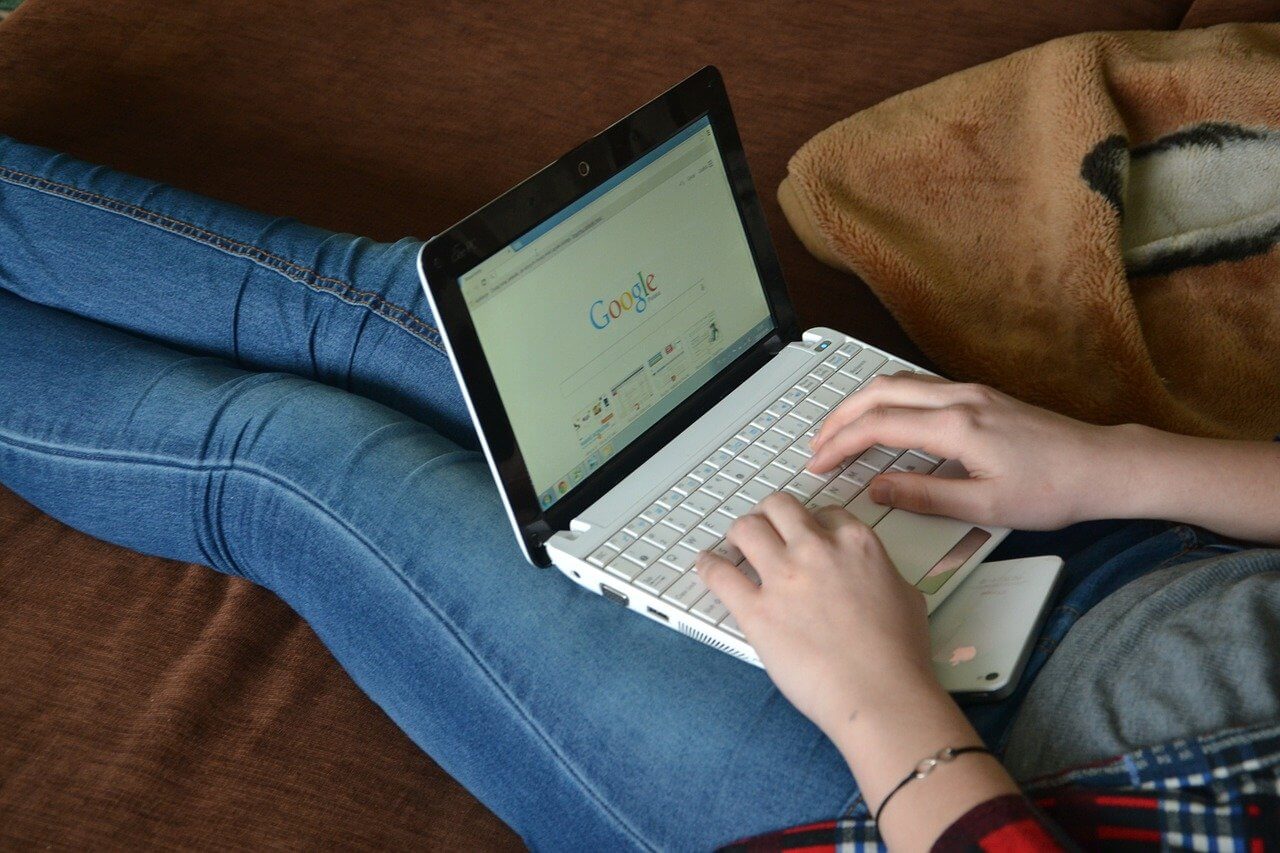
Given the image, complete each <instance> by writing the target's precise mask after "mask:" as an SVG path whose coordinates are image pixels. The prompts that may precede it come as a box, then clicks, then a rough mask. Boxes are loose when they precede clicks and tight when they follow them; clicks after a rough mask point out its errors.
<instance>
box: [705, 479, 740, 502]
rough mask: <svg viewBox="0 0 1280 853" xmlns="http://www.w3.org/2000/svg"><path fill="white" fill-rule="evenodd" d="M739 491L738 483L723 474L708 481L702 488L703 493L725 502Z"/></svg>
mask: <svg viewBox="0 0 1280 853" xmlns="http://www.w3.org/2000/svg"><path fill="white" fill-rule="evenodd" d="M737 490H738V481H737V480H731V479H730V478H728V477H726V476H724V475H723V474H717V475H716V476H714V477H712V478H711V479H710V480H708V481H707V482H706V483H705V484H704V485H703V487H702V491H704V492H706V493H707V494H709V495H711V496H712V497H715V498H719V499H720V500H724V499H725V498H727V497H729V495H731V494H733V493H734V492H736V491H737Z"/></svg>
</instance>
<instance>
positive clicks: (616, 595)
mask: <svg viewBox="0 0 1280 853" xmlns="http://www.w3.org/2000/svg"><path fill="white" fill-rule="evenodd" d="M600 594H601V595H603V596H604V597H605V598H607V599H609V600H610V601H616V602H618V603H619V604H621V605H622V606H623V607H626V606H627V600H628V599H627V597H626V596H625V595H623V594H622V593H620V592H618V591H617V590H616V589H614V588H613V587H611V586H606V585H605V584H600Z"/></svg>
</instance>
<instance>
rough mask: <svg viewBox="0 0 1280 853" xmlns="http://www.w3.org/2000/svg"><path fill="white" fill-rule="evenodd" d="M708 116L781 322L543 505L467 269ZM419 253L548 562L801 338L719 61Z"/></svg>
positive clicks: (537, 555) (505, 475)
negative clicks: (471, 301) (552, 543)
mask: <svg viewBox="0 0 1280 853" xmlns="http://www.w3.org/2000/svg"><path fill="white" fill-rule="evenodd" d="M704 116H706V117H707V118H709V119H710V122H711V127H712V130H713V134H714V136H715V139H716V143H717V146H718V148H719V150H720V155H721V158H722V159H723V162H724V167H725V172H726V175H727V177H728V179H729V184H730V188H731V191H732V194H733V198H734V201H735V203H736V205H737V208H738V213H739V216H740V217H741V220H742V225H743V231H744V233H745V234H746V237H747V242H748V244H749V246H750V249H751V254H752V257H753V259H754V261H755V266H756V270H757V272H758V274H759V276H760V281H761V283H762V285H763V290H764V295H765V300H766V302H767V303H768V307H769V312H770V315H771V318H772V321H773V330H772V332H770V333H769V334H767V335H766V336H765V337H764V338H762V339H761V340H760V341H758V342H757V343H755V344H754V345H752V346H751V347H750V348H749V349H748V350H747V351H745V352H744V353H743V354H742V355H741V356H739V357H738V358H737V359H735V360H734V361H733V362H732V363H731V364H729V365H728V366H727V367H725V368H724V369H723V370H721V371H720V372H719V373H718V374H716V376H715V377H713V378H712V379H710V380H708V381H707V383H706V384H704V385H703V386H702V387H701V388H699V389H698V390H697V391H695V392H694V393H692V394H691V395H689V397H688V398H687V399H685V400H683V401H682V402H681V403H679V404H678V405H677V406H676V407H675V408H674V409H672V411H671V412H669V413H668V414H667V415H666V416H664V417H663V418H662V419H661V420H659V421H658V422H657V423H656V424H654V425H653V426H652V427H650V428H649V429H648V430H646V431H645V432H644V433H643V434H642V435H640V436H639V437H638V438H636V439H635V440H634V441H632V442H631V443H630V444H629V445H627V446H626V447H625V448H622V449H620V450H619V451H618V452H617V453H616V455H615V456H613V457H611V458H610V459H609V460H608V461H607V462H605V463H604V464H603V465H601V466H600V467H599V468H598V469H596V470H595V471H594V472H592V473H591V474H590V475H589V476H587V477H586V478H585V479H584V480H583V481H582V482H581V483H579V484H578V485H576V486H575V487H573V488H572V489H571V490H570V491H569V492H568V493H567V494H565V495H564V496H563V497H562V498H560V499H559V500H558V501H556V502H555V503H554V504H552V505H551V506H550V507H549V508H547V509H545V510H544V509H543V508H542V507H541V506H540V505H539V504H538V498H537V493H536V491H535V488H534V485H533V482H532V480H531V478H530V476H529V472H528V468H527V467H526V465H525V461H524V458H523V456H522V454H521V451H520V446H519V443H518V441H517V439H516V436H515V432H514V430H513V429H512V426H511V422H510V420H509V418H508V416H507V413H506V410H505V408H504V406H503V404H502V399H501V395H500V394H499V392H498V388H497V384H496V382H495V380H494V377H493V374H492V371H491V370H490V369H489V366H488V362H487V360H486V358H485V355H484V351H483V348H482V347H481V343H480V339H479V336H478V334H477V332H476V329H475V325H474V324H473V322H472V320H471V315H470V312H469V311H468V309H467V306H466V303H465V301H464V299H463V294H462V288H461V286H460V284H459V278H460V277H461V276H463V275H465V274H466V273H467V272H469V271H470V270H472V269H474V268H475V267H476V266H477V265H478V264H480V263H482V262H484V261H485V260H486V259H488V258H489V257H491V256H493V255H494V254H496V253H497V252H499V251H501V250H503V249H505V248H506V247H507V246H509V245H510V244H511V243H512V242H513V241H514V240H516V239H517V238H518V237H520V236H521V235H523V234H526V233H528V232H529V231H530V230H532V229H533V228H535V227H536V226H538V225H539V224H540V223H542V222H544V221H546V220H547V219H549V218H550V217H552V216H554V215H556V214H557V213H559V212H560V211H561V210H563V209H564V208H565V207H567V206H568V205H570V204H572V203H573V202H575V201H577V200H578V199H580V198H581V197H582V196H584V195H586V194H587V193H589V192H591V191H592V190H593V189H595V188H596V187H598V186H600V185H601V184H602V183H604V182H605V181H608V180H609V179H610V178H611V177H613V176H614V175H616V174H617V173H618V172H620V171H622V170H624V169H626V168H627V167H628V166H630V165H631V164H632V163H634V162H635V161H636V160H638V159H640V158H641V157H643V156H645V155H646V154H648V153H649V152H651V151H653V150H654V149H655V148H657V147H658V146H660V145H662V144H663V143H664V142H666V141H667V140H669V139H670V138H671V137H672V136H674V135H675V134H676V133H677V132H679V131H680V130H681V129H683V128H685V127H687V126H688V125H689V124H691V123H693V122H695V121H698V120H699V119H701V118H702V117H704ZM584 172H585V174H583V173H584ZM420 263H421V265H422V275H423V280H424V282H425V284H426V286H427V288H428V289H429V290H430V296H431V300H432V303H433V305H434V306H435V309H436V312H437V318H436V319H437V321H438V322H439V323H440V325H441V327H442V330H443V331H444V332H445V334H444V337H445V339H446V341H447V343H448V346H449V348H450V350H451V351H452V356H453V360H454V363H455V366H456V368H457V371H458V373H459V374H460V375H461V379H462V382H463V384H464V385H465V388H466V393H467V396H468V398H469V400H470V403H471V408H472V412H473V415H474V417H475V420H476V421H477V425H478V427H479V429H480V432H481V438H482V440H483V441H484V442H485V444H486V445H487V447H488V451H489V454H490V457H491V459H492V461H493V465H494V468H495V470H496V473H497V476H498V479H499V480H500V488H501V489H502V490H503V492H504V493H505V496H506V500H507V505H508V507H509V509H510V512H511V515H512V520H513V522H514V523H515V525H516V526H517V527H518V529H519V531H520V534H521V536H522V537H523V540H524V547H525V551H526V553H527V554H529V555H530V556H531V557H532V558H533V560H534V562H536V563H537V564H539V565H548V564H549V562H550V560H549V558H548V557H547V554H546V549H545V547H544V543H545V542H546V540H547V538H548V537H549V536H550V535H551V534H552V533H554V532H555V531H557V530H564V529H566V528H568V526H569V522H570V521H571V520H572V519H573V518H574V517H576V516H577V515H579V514H581V513H582V512H583V511H584V510H586V508H587V507H589V506H590V505H591V504H592V503H594V502H595V501H597V500H599V499H600V498H601V497H603V496H604V494H605V493H606V492H608V491H609V489H611V488H613V487H614V486H615V485H617V484H618V483H619V482H621V480H622V479H623V478H625V477H626V476H627V475H628V474H630V473H631V472H632V471H634V470H635V469H636V468H638V467H639V466H640V465H641V464H642V463H643V462H644V461H645V460H646V459H648V458H649V457H650V456H652V455H653V453H655V452H656V451H657V450H659V449H660V448H662V447H663V446H665V445H666V444H667V443H669V442H670V441H671V440H673V439H674V438H675V437H676V436H677V435H679V434H680V432H682V431H683V430H684V429H686V428H687V427H688V426H689V425H690V424H692V423H693V422H694V421H695V420H697V419H698V417H700V416H701V415H702V414H704V413H705V412H706V410H707V409H708V408H710V407H711V406H712V405H714V404H715V403H717V402H719V401H720V400H721V399H723V398H724V397H725V396H727V395H728V394H729V392H731V391H732V390H733V389H734V388H736V387H738V386H739V385H741V384H742V383H743V382H744V381H745V380H746V379H747V378H748V377H750V376H751V375H752V374H753V373H755V372H756V371H757V370H759V369H760V368H761V367H762V366H763V365H764V364H765V362H767V361H768V360H769V359H770V358H771V357H772V356H773V355H775V354H776V353H777V352H778V351H779V350H780V349H781V348H782V347H783V346H785V345H786V344H787V343H789V342H791V341H794V340H797V339H798V338H799V329H798V326H797V323H796V318H795V312H794V309H793V308H792V306H791V302H790V299H789V298H788V297H787V291H786V284H785V282H784V281H783V278H782V270H781V267H780V266H779V263H778V258H777V253H776V252H775V250H774V247H773V241H772V239H771V238H770V236H769V230H768V226H767V224H766V222H765V218H764V211H763V209H762V208H761V205H760V198H759V195H758V194H757V192H756V188H755V184H754V182H753V181H752V179H751V173H750V170H749V169H748V167H747V160H746V155H745V153H744V152H743V150H742V141H741V139H740V138H739V136H738V129H737V126H736V124H735V123H734V120H733V113H732V110H731V109H730V106H729V99H728V95H727V93H726V92H725V88H724V82H723V80H722V78H721V76H720V73H719V71H718V70H717V69H716V68H714V67H713V66H707V67H706V68H703V69H702V70H701V71H699V72H697V73H696V74H694V75H693V76H691V77H689V78H688V79H686V80H684V81H683V82H681V83H680V84H678V85H676V86H675V87H674V88H672V89H670V90H669V91H667V92H666V93H664V94H663V95H661V96H660V97H658V98H656V99H654V100H653V101H651V102H649V103H648V104H645V105H644V106H642V107H640V108H639V109H638V110H636V111H635V112H633V113H631V115H629V116H627V117H626V118H624V119H622V120H621V121H619V122H617V123H616V124H614V125H612V126H611V127H609V128H608V129H606V130H605V131H603V132H602V133H600V134H598V135H597V136H595V137H593V138H591V139H589V140H587V141H586V142H584V143H582V144H581V145H579V146H578V147H576V148H574V149H573V150H572V151H570V152H568V153H567V154H565V155H564V156H562V157H561V158H559V159H558V160H556V161H555V162H554V163H552V164H550V165H549V166H547V167H546V168H544V169H542V170H541V171H539V172H538V173H537V174H535V175H533V176H532V177H530V178H529V179H527V180H525V181H524V182H522V183H520V184H519V185H517V186H516V187H514V188H513V189H511V190H510V191H508V192H506V193H504V194H503V195H502V196H500V197H499V198H497V199H495V200H494V201H493V202H491V203H489V204H487V205H485V206H484V207H483V208H481V209H480V210H478V211H476V212H475V213H473V214H472V215H471V216H468V217H467V218H466V219H464V220H462V221H461V222H459V223H458V224H456V225H454V226H453V227H452V228H450V229H449V230H447V231H445V232H444V233H442V234H440V235H438V236H437V237H434V238H432V239H431V240H430V241H428V242H427V244H426V245H425V246H424V247H423V250H422V253H421V258H420Z"/></svg>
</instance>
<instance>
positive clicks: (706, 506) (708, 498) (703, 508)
mask: <svg viewBox="0 0 1280 853" xmlns="http://www.w3.org/2000/svg"><path fill="white" fill-rule="evenodd" d="M719 505H720V499H719V498H717V497H715V496H714V495H712V494H711V493H710V492H702V491H698V492H694V493H693V494H691V495H689V497H687V498H685V499H684V503H682V504H680V507H679V508H680V509H687V510H689V512H692V513H694V514H695V515H697V516H698V518H702V517H703V516H704V515H706V514H707V513H709V512H711V511H712V510H713V509H715V508H716V507H718V506H719Z"/></svg>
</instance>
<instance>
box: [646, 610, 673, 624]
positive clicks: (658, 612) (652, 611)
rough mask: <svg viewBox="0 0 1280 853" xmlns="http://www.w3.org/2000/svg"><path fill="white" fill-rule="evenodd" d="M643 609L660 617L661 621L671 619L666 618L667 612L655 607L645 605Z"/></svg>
mask: <svg viewBox="0 0 1280 853" xmlns="http://www.w3.org/2000/svg"><path fill="white" fill-rule="evenodd" d="M645 609H646V610H648V611H649V612H650V613H651V614H653V615H654V616H657V617H658V618H659V619H661V620H662V621H663V622H670V621H671V620H670V619H668V618H667V614H665V613H663V612H662V611H661V610H657V609H655V608H652V607H647V608H645Z"/></svg>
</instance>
